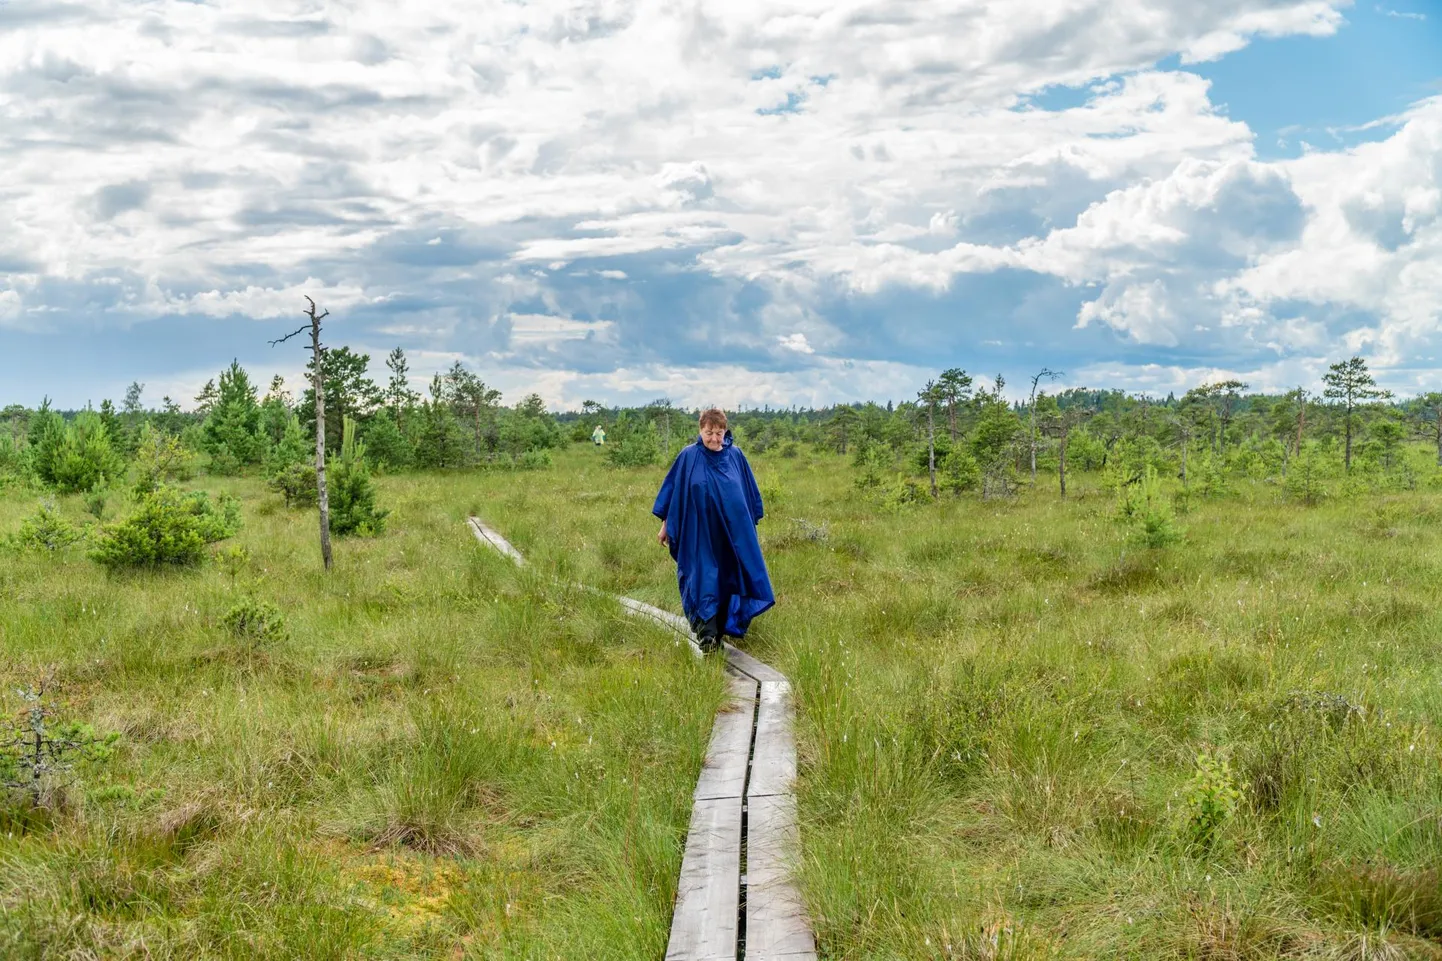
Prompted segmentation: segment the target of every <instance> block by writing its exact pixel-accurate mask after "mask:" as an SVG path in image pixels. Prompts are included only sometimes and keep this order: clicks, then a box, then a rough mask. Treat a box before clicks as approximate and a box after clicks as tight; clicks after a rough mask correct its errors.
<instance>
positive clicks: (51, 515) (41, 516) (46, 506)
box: [9, 501, 85, 551]
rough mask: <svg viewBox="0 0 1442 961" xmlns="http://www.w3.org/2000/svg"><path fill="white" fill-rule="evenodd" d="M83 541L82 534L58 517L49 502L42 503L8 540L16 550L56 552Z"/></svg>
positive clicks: (57, 512) (83, 536) (56, 508)
mask: <svg viewBox="0 0 1442 961" xmlns="http://www.w3.org/2000/svg"><path fill="white" fill-rule="evenodd" d="M84 539H85V534H84V532H83V531H81V530H79V529H78V528H76V527H75V526H74V525H73V524H71V523H70V522H69V521H67V520H66V519H65V518H64V517H62V516H60V509H59V508H58V507H56V506H55V504H54V503H52V502H50V501H44V502H42V503H41V504H40V506H39V507H38V508H36V510H35V513H34V514H31V515H30V516H29V517H27V518H25V520H23V521H21V522H20V529H19V530H17V531H16V532H15V533H14V534H12V535H10V538H9V540H10V543H11V545H12V546H13V547H15V548H16V549H18V550H45V551H58V550H61V549H62V548H65V547H69V546H70V545H71V544H74V543H76V542H77V541H81V540H84Z"/></svg>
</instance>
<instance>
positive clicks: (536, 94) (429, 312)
mask: <svg viewBox="0 0 1442 961" xmlns="http://www.w3.org/2000/svg"><path fill="white" fill-rule="evenodd" d="M1343 5H1344V3H1343V0H1190V2H1185V3H1183V2H1180V0H1166V2H1164V0H1009V2H1006V3H1001V2H991V0H965V2H963V0H930V2H928V3H926V4H920V3H915V2H908V0H872V2H859V0H850V2H836V0H826V2H820V0H816V2H812V0H785V2H778V0H768V2H765V3H761V2H754V3H753V2H746V0H716V2H700V3H687V4H681V3H675V2H672V0H665V2H659V0H646V2H635V0H625V2H622V0H615V2H612V0H558V2H542V3H528V4H513V3H500V2H497V3H493V4H485V5H483V7H482V8H479V9H478V8H476V7H475V6H474V5H461V4H449V3H435V4H426V5H414V6H413V7H412V6H406V7H403V8H398V7H396V5H395V4H393V3H381V2H378V0H350V2H342V3H329V4H317V3H308V2H307V3H299V2H278V0H268V2H254V0H249V2H246V3H244V4H241V3H237V2H214V3H208V4H199V3H190V2H145V3H138V2H134V0H94V2H92V3H90V4H87V5H84V6H81V5H65V4H56V3H45V4H40V3H35V2H30V0H25V2H19V3H14V2H12V3H10V4H8V5H5V6H0V160H3V162H4V164H5V166H6V169H7V171H9V176H8V177H7V178H6V181H5V183H4V185H0V217H3V218H4V220H5V222H7V223H8V224H9V225H10V229H9V230H8V231H6V232H5V233H4V234H3V235H0V343H8V345H9V347H10V348H11V349H17V350H25V351H27V352H28V351H41V352H43V351H42V349H41V347H40V346H38V345H40V344H42V343H44V341H45V340H46V339H47V337H50V336H53V335H55V334H64V333H66V332H74V331H78V330H95V329H105V330H111V331H114V330H124V331H126V332H127V336H129V337H131V338H133V339H135V340H136V341H137V342H138V343H147V342H148V341H147V338H152V339H153V341H154V351H155V353H154V359H153V361H152V363H151V366H150V367H149V368H148V369H147V370H145V371H135V372H134V373H132V372H129V371H122V372H116V373H115V374H114V375H113V378H114V380H115V381H116V382H124V381H125V380H128V379H129V377H131V376H141V377H142V379H144V376H143V375H145V374H148V376H150V377H151V378H152V379H153V380H161V381H163V380H164V379H165V378H167V377H169V378H172V379H176V378H179V380H178V381H177V389H181V388H183V387H184V386H185V385H184V383H183V382H182V381H183V380H184V378H183V377H181V373H182V371H186V370H189V369H190V368H189V364H190V361H189V360H181V359H179V358H175V357H174V356H173V354H171V353H168V352H167V350H168V348H167V344H172V343H173V338H174V337H175V335H176V331H177V330H179V331H180V332H181V335H182V336H187V337H191V338H195V339H196V340H197V341H198V342H200V343H205V342H206V341H207V340H214V341H216V344H217V349H228V346H229V343H230V341H229V339H227V338H228V337H229V336H230V335H228V334H227V335H225V336H221V335H218V334H217V333H216V330H217V329H218V328H222V327H224V328H227V329H229V328H231V327H233V326H234V325H237V324H241V323H244V322H247V321H254V322H255V323H254V328H253V329H254V334H253V337H254V340H255V341H256V342H257V343H261V342H263V337H264V335H265V334H266V333H268V332H271V331H272V329H273V328H274V329H278V328H279V327H280V326H283V324H282V323H281V322H280V320H279V318H283V317H292V316H294V315H296V312H297V311H298V309H299V307H300V306H302V305H303V300H302V295H303V294H310V295H311V296H313V297H315V298H316V299H317V300H318V301H319V302H321V303H322V304H323V305H324V306H326V307H328V308H329V309H331V311H332V313H333V315H334V317H335V318H336V321H335V325H336V326H335V328H334V330H335V333H334V336H335V337H337V338H340V339H344V340H348V341H349V342H351V343H353V344H357V345H359V346H362V347H369V348H371V349H372V350H373V352H375V353H380V352H382V351H383V350H385V349H386V348H388V347H389V346H391V345H394V344H396V343H400V344H402V345H403V346H405V347H406V348H407V349H408V350H409V351H411V352H412V353H413V354H415V355H416V356H417V357H419V358H425V359H428V360H430V361H433V362H434V363H435V364H436V365H437V366H440V365H444V364H448V363H449V362H450V360H451V359H456V358H461V359H465V360H467V361H469V362H472V363H474V364H477V365H479V367H480V368H481V370H482V372H483V375H485V376H487V377H488V379H490V380H493V381H495V382H497V383H498V384H499V385H500V386H502V387H503V389H506V390H507V391H508V392H513V391H522V390H526V389H530V388H532V387H535V388H538V389H540V390H541V392H542V394H543V396H545V397H546V399H547V400H548V401H549V402H551V403H552V404H555V405H566V404H574V403H577V402H579V400H580V399H581V398H582V397H583V396H586V395H588V393H604V394H606V395H607V396H609V397H614V398H618V399H620V398H628V399H646V398H647V397H650V396H655V395H656V394H657V393H668V394H670V395H671V396H672V397H673V398H675V399H677V400H679V401H682V402H691V403H697V402H701V401H719V402H723V403H736V402H737V401H741V400H745V401H749V402H753V403H756V402H769V403H789V402H802V403H806V402H825V401H830V400H833V399H847V398H860V397H873V396H902V395H905V394H909V393H911V392H912V391H914V390H915V385H914V384H912V383H911V381H912V380H915V379H919V378H923V377H924V376H925V374H926V372H927V371H930V370H932V369H934V368H937V367H940V366H951V365H961V366H967V367H971V368H973V369H980V370H984V371H988V372H989V371H991V370H993V369H1005V370H1009V371H1016V372H1020V371H1022V370H1027V369H1030V368H1033V367H1039V366H1042V365H1045V366H1051V367H1065V368H1067V369H1068V370H1070V371H1072V372H1073V373H1072V376H1071V377H1069V378H1068V379H1069V380H1076V379H1077V378H1078V377H1081V376H1084V375H1088V374H1091V375H1100V374H1103V373H1110V374H1112V375H1115V380H1114V382H1115V383H1117V384H1119V385H1126V384H1135V385H1137V386H1139V387H1141V386H1150V385H1152V384H1154V383H1157V382H1159V381H1165V380H1167V379H1168V378H1175V379H1178V380H1181V381H1185V380H1186V379H1187V378H1194V377H1200V376H1205V375H1206V374H1207V373H1208V372H1211V371H1214V370H1218V371H1220V370H1225V371H1228V372H1237V373H1241V374H1244V375H1246V376H1248V377H1249V378H1251V379H1252V380H1253V381H1254V383H1257V384H1259V385H1267V386H1285V385H1287V384H1290V383H1291V382H1292V381H1294V380H1296V379H1298V378H1300V377H1303V376H1307V375H1308V374H1309V373H1314V372H1315V370H1316V369H1318V368H1319V366H1320V365H1322V364H1323V363H1324V362H1325V361H1326V360H1327V359H1335V357H1336V356H1338V355H1340V354H1341V353H1343V352H1347V351H1352V350H1360V351H1363V352H1365V353H1368V354H1369V355H1371V356H1372V357H1373V358H1374V359H1375V360H1376V361H1377V362H1378V363H1380V364H1383V365H1386V366H1388V367H1390V368H1393V371H1392V372H1391V374H1390V375H1389V376H1391V377H1392V378H1393V379H1394V381H1396V380H1397V379H1398V378H1401V380H1402V381H1405V382H1406V384H1408V385H1410V384H1411V383H1412V382H1413V381H1416V382H1418V383H1420V382H1421V381H1422V380H1424V379H1425V378H1426V377H1427V376H1430V375H1429V374H1428V369H1429V368H1431V367H1433V366H1435V364H1432V363H1431V362H1430V360H1427V359H1426V358H1430V353H1429V352H1430V351H1432V350H1433V349H1434V344H1435V340H1436V337H1437V324H1438V307H1439V303H1442V266H1439V265H1442V226H1439V209H1442V199H1439V198H1442V100H1432V101H1423V102H1421V103H1418V104H1416V105H1415V106H1414V107H1413V108H1412V109H1411V110H1410V111H1408V112H1407V113H1406V114H1405V115H1403V116H1400V117H1397V118H1393V119H1392V120H1391V121H1389V123H1390V127H1389V128H1388V130H1387V131H1386V132H1387V134H1388V135H1387V136H1386V137H1384V138H1383V139H1381V140H1378V141H1375V142H1372V143H1368V144H1364V145H1362V146H1358V147H1355V148H1353V149H1350V150H1345V151H1338V152H1335V153H1310V154H1307V155H1304V156H1302V157H1300V158H1298V159H1295V160H1287V161H1277V162H1270V163H1267V162H1261V161H1259V160H1258V159H1257V158H1256V155H1255V153H1254V151H1253V148H1252V132H1251V131H1250V130H1249V129H1248V127H1247V126H1246V125H1245V124H1244V123H1241V122H1239V121H1237V120H1234V119H1231V118H1229V117H1228V116H1227V115H1225V114H1224V113H1223V112H1221V111H1219V110H1218V109H1217V108H1216V107H1215V106H1214V104H1213V103H1212V102H1211V100H1210V99H1209V92H1208V85H1207V83H1206V81H1205V80H1203V79H1202V78H1201V77H1199V76H1198V75H1196V74H1195V73H1192V72H1189V71H1188V70H1187V69H1185V67H1186V65H1187V64H1189V63H1194V62H1198V61H1203V60H1207V59H1212V58H1216V57H1220V56H1225V55H1226V54H1228V53H1229V52H1232V51H1235V50H1237V49H1239V48H1241V47H1242V46H1244V45H1246V44H1248V43H1252V42H1258V41H1259V40H1261V39H1262V38H1269V37H1279V36H1288V35H1298V34H1301V35H1309V36H1315V37H1326V36H1328V35H1331V34H1333V33H1334V32H1336V31H1338V30H1339V29H1343V28H1344V21H1343V19H1342V15H1341V9H1340V8H1341V7H1342V6H1343ZM1161 62H1167V63H1174V64H1176V65H1177V66H1175V67H1174V68H1172V69H1162V68H1160V67H1159V66H1158V64H1159V63H1161ZM167 317H171V318H176V319H178V320H183V321H184V323H183V324H182V325H179V326H177V325H176V324H174V323H161V320H162V319H164V318H167ZM161 331H164V334H163V336H162V335H161V333H160V332H161ZM221 342H224V345H225V346H224V347H222V346H221ZM227 356H228V355H227ZM257 356H260V357H264V356H265V355H263V354H260V355H257ZM167 358H171V359H170V360H167ZM221 361H222V357H220V356H219V355H217V357H216V360H215V364H214V366H217V367H218V366H219V364H220V362H221ZM416 367H417V368H418V369H419V367H420V365H419V364H417V365H416ZM1157 371H1171V372H1172V373H1171V374H1168V375H1166V376H1164V377H1159V376H1158V375H1157V373H1156V372H1157ZM758 374H760V375H764V376H758ZM196 376H198V374H197V375H196ZM76 386H77V387H78V386H79V385H76ZM55 392H57V391H56V390H54V389H52V393H55ZM59 393H60V394H61V395H62V397H63V396H64V395H65V391H64V390H61V391H59ZM80 399H83V398H80Z"/></svg>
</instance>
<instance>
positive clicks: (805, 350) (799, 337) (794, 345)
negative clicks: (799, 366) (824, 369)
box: [776, 333, 816, 354]
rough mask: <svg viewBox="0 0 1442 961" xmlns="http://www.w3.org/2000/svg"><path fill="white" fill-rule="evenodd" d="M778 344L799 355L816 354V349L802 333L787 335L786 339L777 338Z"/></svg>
mask: <svg viewBox="0 0 1442 961" xmlns="http://www.w3.org/2000/svg"><path fill="white" fill-rule="evenodd" d="M776 342H777V343H779V344H780V345H781V346H782V347H783V348H784V349H786V350H794V351H796V352H797V353H798V354H814V353H816V348H814V347H812V346H811V342H810V341H808V340H807V339H806V335H805V334H802V333H795V334H787V335H786V336H784V337H777V338H776Z"/></svg>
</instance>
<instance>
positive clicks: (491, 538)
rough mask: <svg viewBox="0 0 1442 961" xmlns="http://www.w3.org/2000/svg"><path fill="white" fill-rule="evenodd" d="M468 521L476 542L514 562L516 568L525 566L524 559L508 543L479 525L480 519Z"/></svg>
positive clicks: (487, 528)
mask: <svg viewBox="0 0 1442 961" xmlns="http://www.w3.org/2000/svg"><path fill="white" fill-rule="evenodd" d="M469 521H470V525H471V530H472V531H473V532H474V533H475V535H476V540H478V541H480V542H481V543H482V544H485V545H487V546H488V547H492V548H494V549H496V550H498V551H500V552H501V553H502V554H504V555H506V556H507V557H509V558H510V559H511V560H513V561H515V562H516V565H517V566H519V567H524V566H525V564H526V559H525V558H524V557H522V556H521V552H520V551H518V550H516V549H515V548H514V547H512V546H511V542H510V541H508V540H506V539H505V538H504V537H502V536H501V535H500V534H497V533H496V532H495V531H493V530H491V529H490V528H489V527H487V526H486V525H485V524H483V523H481V519H480V518H479V517H472V518H470V519H469Z"/></svg>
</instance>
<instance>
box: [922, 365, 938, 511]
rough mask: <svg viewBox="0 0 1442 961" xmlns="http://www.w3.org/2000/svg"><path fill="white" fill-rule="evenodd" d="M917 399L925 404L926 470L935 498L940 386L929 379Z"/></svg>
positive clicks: (933, 497)
mask: <svg viewBox="0 0 1442 961" xmlns="http://www.w3.org/2000/svg"><path fill="white" fill-rule="evenodd" d="M917 399H918V400H920V401H921V402H922V403H923V404H925V405H926V470H927V473H928V474H930V475H931V497H932V499H933V500H935V499H936V405H937V402H938V401H940V400H941V399H942V393H941V388H939V387H938V386H937V383H936V381H934V380H929V381H927V382H926V386H925V387H924V388H922V389H921V391H920V393H918V394H917Z"/></svg>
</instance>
